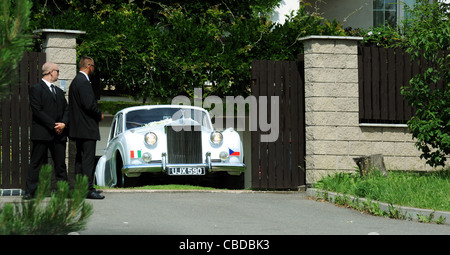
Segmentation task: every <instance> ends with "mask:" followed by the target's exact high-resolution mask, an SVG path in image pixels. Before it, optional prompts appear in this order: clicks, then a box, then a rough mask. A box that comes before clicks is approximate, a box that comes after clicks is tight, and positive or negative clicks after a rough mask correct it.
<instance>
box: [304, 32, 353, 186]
mask: <svg viewBox="0 0 450 255" xmlns="http://www.w3.org/2000/svg"><path fill="white" fill-rule="evenodd" d="M361 39H362V38H360V37H341V36H309V37H305V38H301V39H300V40H301V41H303V43H304V54H305V125H306V183H308V184H311V183H314V182H316V181H318V180H319V179H321V177H322V176H326V175H327V174H331V173H332V172H331V171H336V170H348V169H350V170H352V168H353V166H354V165H355V164H354V162H353V160H352V157H351V156H350V155H349V152H348V150H349V145H348V141H345V140H340V139H338V137H337V136H338V129H341V128H349V127H354V128H358V121H359V120H358V55H357V54H358V50H357V42H358V40H361ZM349 132H350V131H349Z"/></svg>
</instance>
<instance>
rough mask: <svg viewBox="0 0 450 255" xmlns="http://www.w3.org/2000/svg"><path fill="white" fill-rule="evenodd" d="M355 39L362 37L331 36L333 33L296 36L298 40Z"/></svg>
mask: <svg viewBox="0 0 450 255" xmlns="http://www.w3.org/2000/svg"><path fill="white" fill-rule="evenodd" d="M314 39H315V40H356V41H361V40H362V39H363V37H359V36H333V35H310V36H306V37H301V38H298V40H299V41H306V40H314Z"/></svg>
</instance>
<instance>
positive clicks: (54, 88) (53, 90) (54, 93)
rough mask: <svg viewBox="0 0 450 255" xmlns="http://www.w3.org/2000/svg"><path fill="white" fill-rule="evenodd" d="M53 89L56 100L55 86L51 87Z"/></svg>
mask: <svg viewBox="0 0 450 255" xmlns="http://www.w3.org/2000/svg"><path fill="white" fill-rule="evenodd" d="M50 87H51V88H52V92H53V97H55V98H56V90H55V85H53V84H52V85H51V86H50Z"/></svg>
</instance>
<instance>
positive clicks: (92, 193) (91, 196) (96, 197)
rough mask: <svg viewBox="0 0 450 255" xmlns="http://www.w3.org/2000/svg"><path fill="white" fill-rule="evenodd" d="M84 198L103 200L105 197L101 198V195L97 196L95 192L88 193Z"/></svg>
mask: <svg viewBox="0 0 450 255" xmlns="http://www.w3.org/2000/svg"><path fill="white" fill-rule="evenodd" d="M86 198H89V199H103V198H105V196H102V195H100V194H98V193H97V192H95V191H89V193H88V194H87V197H86Z"/></svg>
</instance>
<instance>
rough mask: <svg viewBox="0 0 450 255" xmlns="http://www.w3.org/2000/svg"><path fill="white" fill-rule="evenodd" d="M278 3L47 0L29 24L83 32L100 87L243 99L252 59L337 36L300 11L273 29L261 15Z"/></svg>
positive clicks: (138, 94) (336, 27) (289, 55)
mask: <svg viewBox="0 0 450 255" xmlns="http://www.w3.org/2000/svg"><path fill="white" fill-rule="evenodd" d="M279 2H281V0H264V1H261V0H246V1H236V0H227V1H224V0H208V1H187V0H171V1H164V3H161V2H156V1H128V2H123V1H118V0H104V1H101V3H102V4H100V1H93V0H73V1H69V2H65V3H63V4H59V5H58V6H55V5H51V4H52V3H51V2H50V1H48V2H46V4H47V5H46V6H43V5H42V4H38V3H37V5H36V6H37V7H36V9H35V13H36V15H35V16H34V17H35V18H34V19H33V24H34V28H38V27H39V28H42V27H49V28H61V29H62V28H64V29H77V30H86V32H87V33H86V35H84V36H80V37H79V46H78V49H77V51H78V53H79V54H80V55H90V56H92V57H93V58H94V59H95V60H96V75H97V79H98V80H99V81H100V83H102V87H107V86H114V87H115V89H116V91H121V92H122V94H128V95H132V96H133V97H134V98H135V99H142V100H143V102H145V100H146V99H147V98H162V99H163V100H164V99H165V100H167V101H168V100H170V98H173V97H174V96H177V95H192V94H193V91H194V88H196V87H202V88H203V92H204V96H207V95H209V94H214V95H217V96H225V95H230V96H237V95H243V96H246V95H248V94H249V89H250V85H251V77H250V69H251V63H252V60H253V59H276V60H286V59H290V60H295V59H297V54H298V53H300V52H301V51H302V45H301V43H300V42H298V40H297V39H298V38H299V37H301V36H306V35H311V34H319V35H337V34H342V33H343V30H342V28H341V27H340V24H338V23H337V22H329V21H327V20H325V19H323V18H321V17H317V16H313V15H311V14H309V13H307V12H306V11H305V9H304V7H303V6H302V7H301V10H300V11H299V12H297V13H293V14H292V15H291V17H290V18H289V20H288V21H287V22H286V23H285V25H275V24H274V23H272V22H271V21H270V19H269V16H268V14H269V13H270V12H271V11H272V10H273V9H274V7H275V6H277V5H278V4H279ZM53 4H54V3H53ZM49 14H51V15H49Z"/></svg>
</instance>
